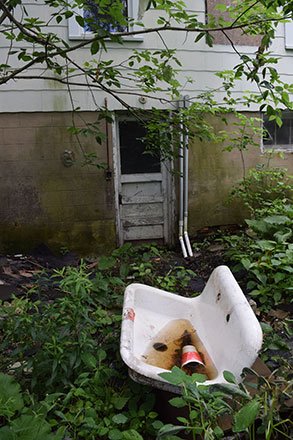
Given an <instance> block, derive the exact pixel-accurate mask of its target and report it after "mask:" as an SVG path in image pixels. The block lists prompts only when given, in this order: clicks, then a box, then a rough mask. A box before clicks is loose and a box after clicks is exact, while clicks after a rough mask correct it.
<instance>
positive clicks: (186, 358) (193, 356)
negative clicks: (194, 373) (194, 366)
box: [181, 350, 204, 367]
mask: <svg viewBox="0 0 293 440" xmlns="http://www.w3.org/2000/svg"><path fill="white" fill-rule="evenodd" d="M191 362H197V363H198V364H201V365H204V363H203V360H202V358H201V355H200V354H199V353H198V351H196V350H193V351H187V352H186V353H182V363H181V366H182V367H184V365H187V364H189V363H191Z"/></svg>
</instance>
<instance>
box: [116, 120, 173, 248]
mask: <svg viewBox="0 0 293 440" xmlns="http://www.w3.org/2000/svg"><path fill="white" fill-rule="evenodd" d="M144 135H145V128H144V127H143V125H141V124H139V123H138V122H137V121H135V120H133V119H130V118H117V121H116V144H117V148H116V160H115V164H116V193H117V194H116V206H117V227H118V236H119V243H120V244H123V243H124V242H125V241H134V240H162V241H163V242H164V243H170V241H171V237H172V234H171V231H172V222H171V219H173V217H174V216H173V215H172V206H173V204H172V188H171V182H172V178H171V174H170V173H169V171H168V170H167V167H166V165H165V164H164V163H161V162H160V160H159V158H158V157H155V156H151V155H150V154H147V153H145V146H144V143H143V141H142V139H141V138H143V136H144Z"/></svg>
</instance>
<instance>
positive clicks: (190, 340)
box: [142, 319, 218, 380]
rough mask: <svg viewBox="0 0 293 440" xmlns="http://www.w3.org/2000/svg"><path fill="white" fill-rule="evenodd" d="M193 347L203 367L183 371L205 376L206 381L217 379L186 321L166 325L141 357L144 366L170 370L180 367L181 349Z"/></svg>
mask: <svg viewBox="0 0 293 440" xmlns="http://www.w3.org/2000/svg"><path fill="white" fill-rule="evenodd" d="M185 345H194V346H195V347H196V349H197V351H198V352H199V354H200V355H201V357H202V359H203V362H204V364H205V365H204V366H202V365H198V366H197V367H196V371H190V370H185V371H186V372H187V373H188V374H191V373H192V372H197V373H201V374H205V375H206V376H207V377H208V379H210V380H211V379H214V378H215V377H217V375H218V372H217V369H216V367H215V365H214V363H213V361H212V359H211V357H210V356H209V354H208V352H207V350H206V348H205V346H204V345H203V343H202V341H201V340H200V338H199V336H198V334H197V332H196V330H195V328H194V327H193V326H192V324H191V322H190V321H189V320H187V319H174V320H172V321H170V322H169V323H168V324H166V325H165V326H164V327H163V328H162V329H161V330H160V331H159V332H158V333H157V335H156V336H155V337H154V338H153V340H152V341H151V343H150V344H149V346H148V347H147V349H146V351H145V353H144V354H143V356H142V359H143V361H144V362H145V363H146V364H149V365H153V366H155V367H159V368H164V369H165V370H171V369H172V368H173V367H174V366H177V367H179V368H180V367H181V356H182V347H184V346H185Z"/></svg>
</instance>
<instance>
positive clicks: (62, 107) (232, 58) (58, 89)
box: [0, 0, 293, 112]
mask: <svg viewBox="0 0 293 440" xmlns="http://www.w3.org/2000/svg"><path fill="white" fill-rule="evenodd" d="M225 1H230V0H225ZM23 3H24V4H25V5H26V9H27V11H28V13H30V12H31V11H32V14H33V16H36V17H40V18H41V19H43V20H48V19H49V17H50V13H52V12H53V10H52V8H51V9H50V8H49V7H48V6H47V5H45V4H44V2H43V1H38V2H35V1H30V0H24V1H23ZM207 3H208V5H209V10H211V8H212V7H213V6H214V4H215V0H207ZM186 4H187V6H188V10H189V11H191V12H193V13H197V15H198V18H199V19H200V20H201V21H204V20H205V0H186ZM19 13H21V12H19ZM160 15H161V12H160V11H154V10H150V11H147V12H146V13H145V15H144V17H143V22H144V23H145V25H146V26H153V24H154V20H155V18H156V17H159V16H160ZM50 30H52V32H57V33H58V35H60V37H62V38H64V39H65V40H66V41H68V42H69V43H70V44H75V43H77V42H78V41H76V40H69V38H68V21H66V20H65V21H62V22H61V23H60V24H58V25H57V24H56V23H55V22H54V21H51V22H50ZM196 35H197V34H194V33H190V34H188V35H186V33H185V32H180V33H179V32H170V31H169V32H162V37H163V38H164V42H165V44H166V45H167V46H168V47H169V48H170V49H172V48H176V49H177V56H178V59H179V60H180V61H181V64H182V68H180V73H179V79H180V81H181V83H182V84H184V94H186V95H189V96H190V97H191V98H192V97H196V96H197V95H198V94H199V93H201V92H202V91H204V90H207V89H210V88H211V87H214V88H215V89H216V88H217V87H219V86H220V85H221V81H220V79H219V78H217V77H216V76H215V73H216V72H218V71H221V70H229V69H233V66H235V65H236V64H237V63H239V56H238V55H237V54H236V53H235V50H234V49H233V48H232V47H231V46H230V45H229V44H227V43H228V42H227V41H226V40H225V39H223V38H222V37H221V36H220V35H219V34H217V37H216V44H215V45H214V47H212V48H210V47H209V46H208V45H207V44H206V43H205V40H204V38H203V39H201V40H200V41H199V42H198V43H196V44H195V43H194V39H195V37H196ZM235 38H236V48H237V51H238V52H239V53H245V54H248V55H253V54H254V53H255V51H256V49H257V47H256V39H255V38H248V37H243V36H242V37H241V35H239V32H237V35H236V36H235ZM225 43H226V44H225ZM9 44H10V41H9V40H6V39H4V38H3V36H2V35H0V58H1V59H4V60H6V56H7V51H8V49H9ZM16 44H17V43H16ZM20 44H21V45H23V43H20ZM107 47H108V52H105V51H103V52H101V53H98V54H97V55H95V56H91V55H90V51H89V48H82V49H79V50H78V51H77V52H76V53H74V54H73V53H72V54H71V57H72V58H73V59H74V60H75V61H77V62H83V61H85V60H89V59H98V60H99V59H101V60H110V59H112V60H115V64H118V63H119V62H122V61H125V60H126V59H127V58H128V56H129V55H130V54H131V51H132V50H133V49H137V50H138V51H140V50H143V49H150V50H152V49H157V48H164V43H163V42H162V40H161V39H160V37H159V36H158V35H157V34H156V33H154V34H147V35H145V36H144V37H143V39H142V40H141V41H127V40H126V41H125V44H124V45H123V46H121V45H119V44H115V43H108V44H107ZM292 54H293V50H292V49H291V50H290V49H287V50H286V49H285V25H284V24H280V26H279V27H278V30H277V33H276V38H275V40H274V42H273V44H272V46H271V55H272V56H279V62H278V70H279V72H280V74H281V78H282V79H283V80H285V81H287V82H292V77H293V73H292V72H293V56H292ZM10 62H13V63H16V64H17V59H16V56H14V55H11V56H10V57H9V60H8V63H10ZM125 73H127V69H126V70H125ZM30 74H32V75H37V76H39V77H40V79H22V80H17V81H13V82H10V83H8V84H7V85H4V86H1V97H2V99H1V100H0V112H17V111H22V112H30V111H32V112H37V111H44V112H48V111H58V112H61V111H70V110H72V101H71V99H70V96H69V93H68V88H67V87H66V85H62V84H60V83H56V82H54V81H52V80H49V79H42V76H44V75H45V72H44V65H39V66H36V67H34V69H31V70H30ZM187 78H189V79H191V80H192V82H187ZM78 80H79V81H82V78H78ZM123 84H125V85H124V87H123V92H125V91H127V90H128V87H127V82H126V81H123ZM70 90H71V96H72V99H73V101H74V106H79V107H80V108H81V109H82V110H84V111H90V110H95V109H96V103H98V105H101V103H103V99H104V97H105V93H104V92H102V91H99V90H96V91H94V99H93V97H92V95H91V92H90V91H88V90H87V89H85V88H83V87H81V86H76V85H73V86H71V87H70ZM112 90H115V88H112ZM247 90H256V89H255V87H254V86H253V85H252V84H251V83H250V82H246V81H237V82H236V88H235V91H234V92H233V95H234V96H235V97H237V96H241V95H242V93H243V92H244V91H247ZM131 91H132V92H134V93H135V92H136V91H138V90H135V89H132V90H131ZM20 97H21V98H20ZM160 97H164V98H166V96H165V94H164V93H161V94H160V93H156V94H155V96H154V97H153V98H160ZM216 97H217V99H219V100H220V99H221V98H222V97H223V92H221V91H218V92H217V93H216ZM121 98H123V100H125V101H126V102H127V103H128V104H130V105H134V106H137V107H139V108H142V109H149V108H151V107H152V106H153V105H155V106H156V107H157V108H158V107H162V108H166V107H168V104H167V103H166V101H164V102H163V103H162V102H160V101H159V100H158V99H153V98H152V97H151V96H150V97H149V98H147V102H146V103H145V104H141V103H140V102H139V96H137V95H135V94H130V95H125V94H123V95H121ZM108 105H109V108H110V109H112V110H121V109H122V105H121V103H119V102H118V101H116V100H115V99H114V98H111V97H108ZM169 107H170V108H173V107H172V105H170V106H169ZM239 109H241V106H240V104H239ZM251 109H252V110H253V107H251Z"/></svg>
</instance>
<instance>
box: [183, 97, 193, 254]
mask: <svg viewBox="0 0 293 440" xmlns="http://www.w3.org/2000/svg"><path fill="white" fill-rule="evenodd" d="M186 98H187V97H186V96H184V98H183V107H184V108H187V102H186ZM182 140H183V183H184V189H183V193H184V199H183V206H184V215H183V236H184V240H185V245H186V248H187V252H188V255H189V257H193V252H192V248H191V245H190V240H189V236H188V230H187V229H188V134H185V135H184V136H183V139H182Z"/></svg>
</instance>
